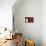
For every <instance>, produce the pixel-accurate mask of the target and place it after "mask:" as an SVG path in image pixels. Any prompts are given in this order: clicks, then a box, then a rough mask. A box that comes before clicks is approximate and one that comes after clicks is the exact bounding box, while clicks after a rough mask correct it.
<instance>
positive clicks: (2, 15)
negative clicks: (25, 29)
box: [0, 0, 16, 29]
mask: <svg viewBox="0 0 46 46" xmlns="http://www.w3.org/2000/svg"><path fill="white" fill-rule="evenodd" d="M15 2H16V0H0V27H7V28H9V29H11V28H12V6H13V4H14V3H15Z"/></svg>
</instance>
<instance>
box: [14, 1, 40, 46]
mask: <svg viewBox="0 0 46 46" xmlns="http://www.w3.org/2000/svg"><path fill="white" fill-rule="evenodd" d="M14 6H16V5H14ZM13 10H15V11H14V16H15V28H16V29H17V30H18V31H19V32H22V33H23V34H24V37H25V38H26V37H27V38H28V39H32V40H34V41H35V42H36V46H41V45H40V42H41V34H40V33H41V28H40V16H41V0H23V2H22V3H21V4H20V5H18V7H17V8H16V7H14V9H13ZM27 16H30V17H34V23H25V17H27Z"/></svg>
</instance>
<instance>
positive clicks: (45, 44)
mask: <svg viewBox="0 0 46 46" xmlns="http://www.w3.org/2000/svg"><path fill="white" fill-rule="evenodd" d="M41 38H42V46H46V0H42V1H41Z"/></svg>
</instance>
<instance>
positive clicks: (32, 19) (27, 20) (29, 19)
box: [25, 17, 34, 23]
mask: <svg viewBox="0 0 46 46" xmlns="http://www.w3.org/2000/svg"><path fill="white" fill-rule="evenodd" d="M25 23H34V17H25Z"/></svg>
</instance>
